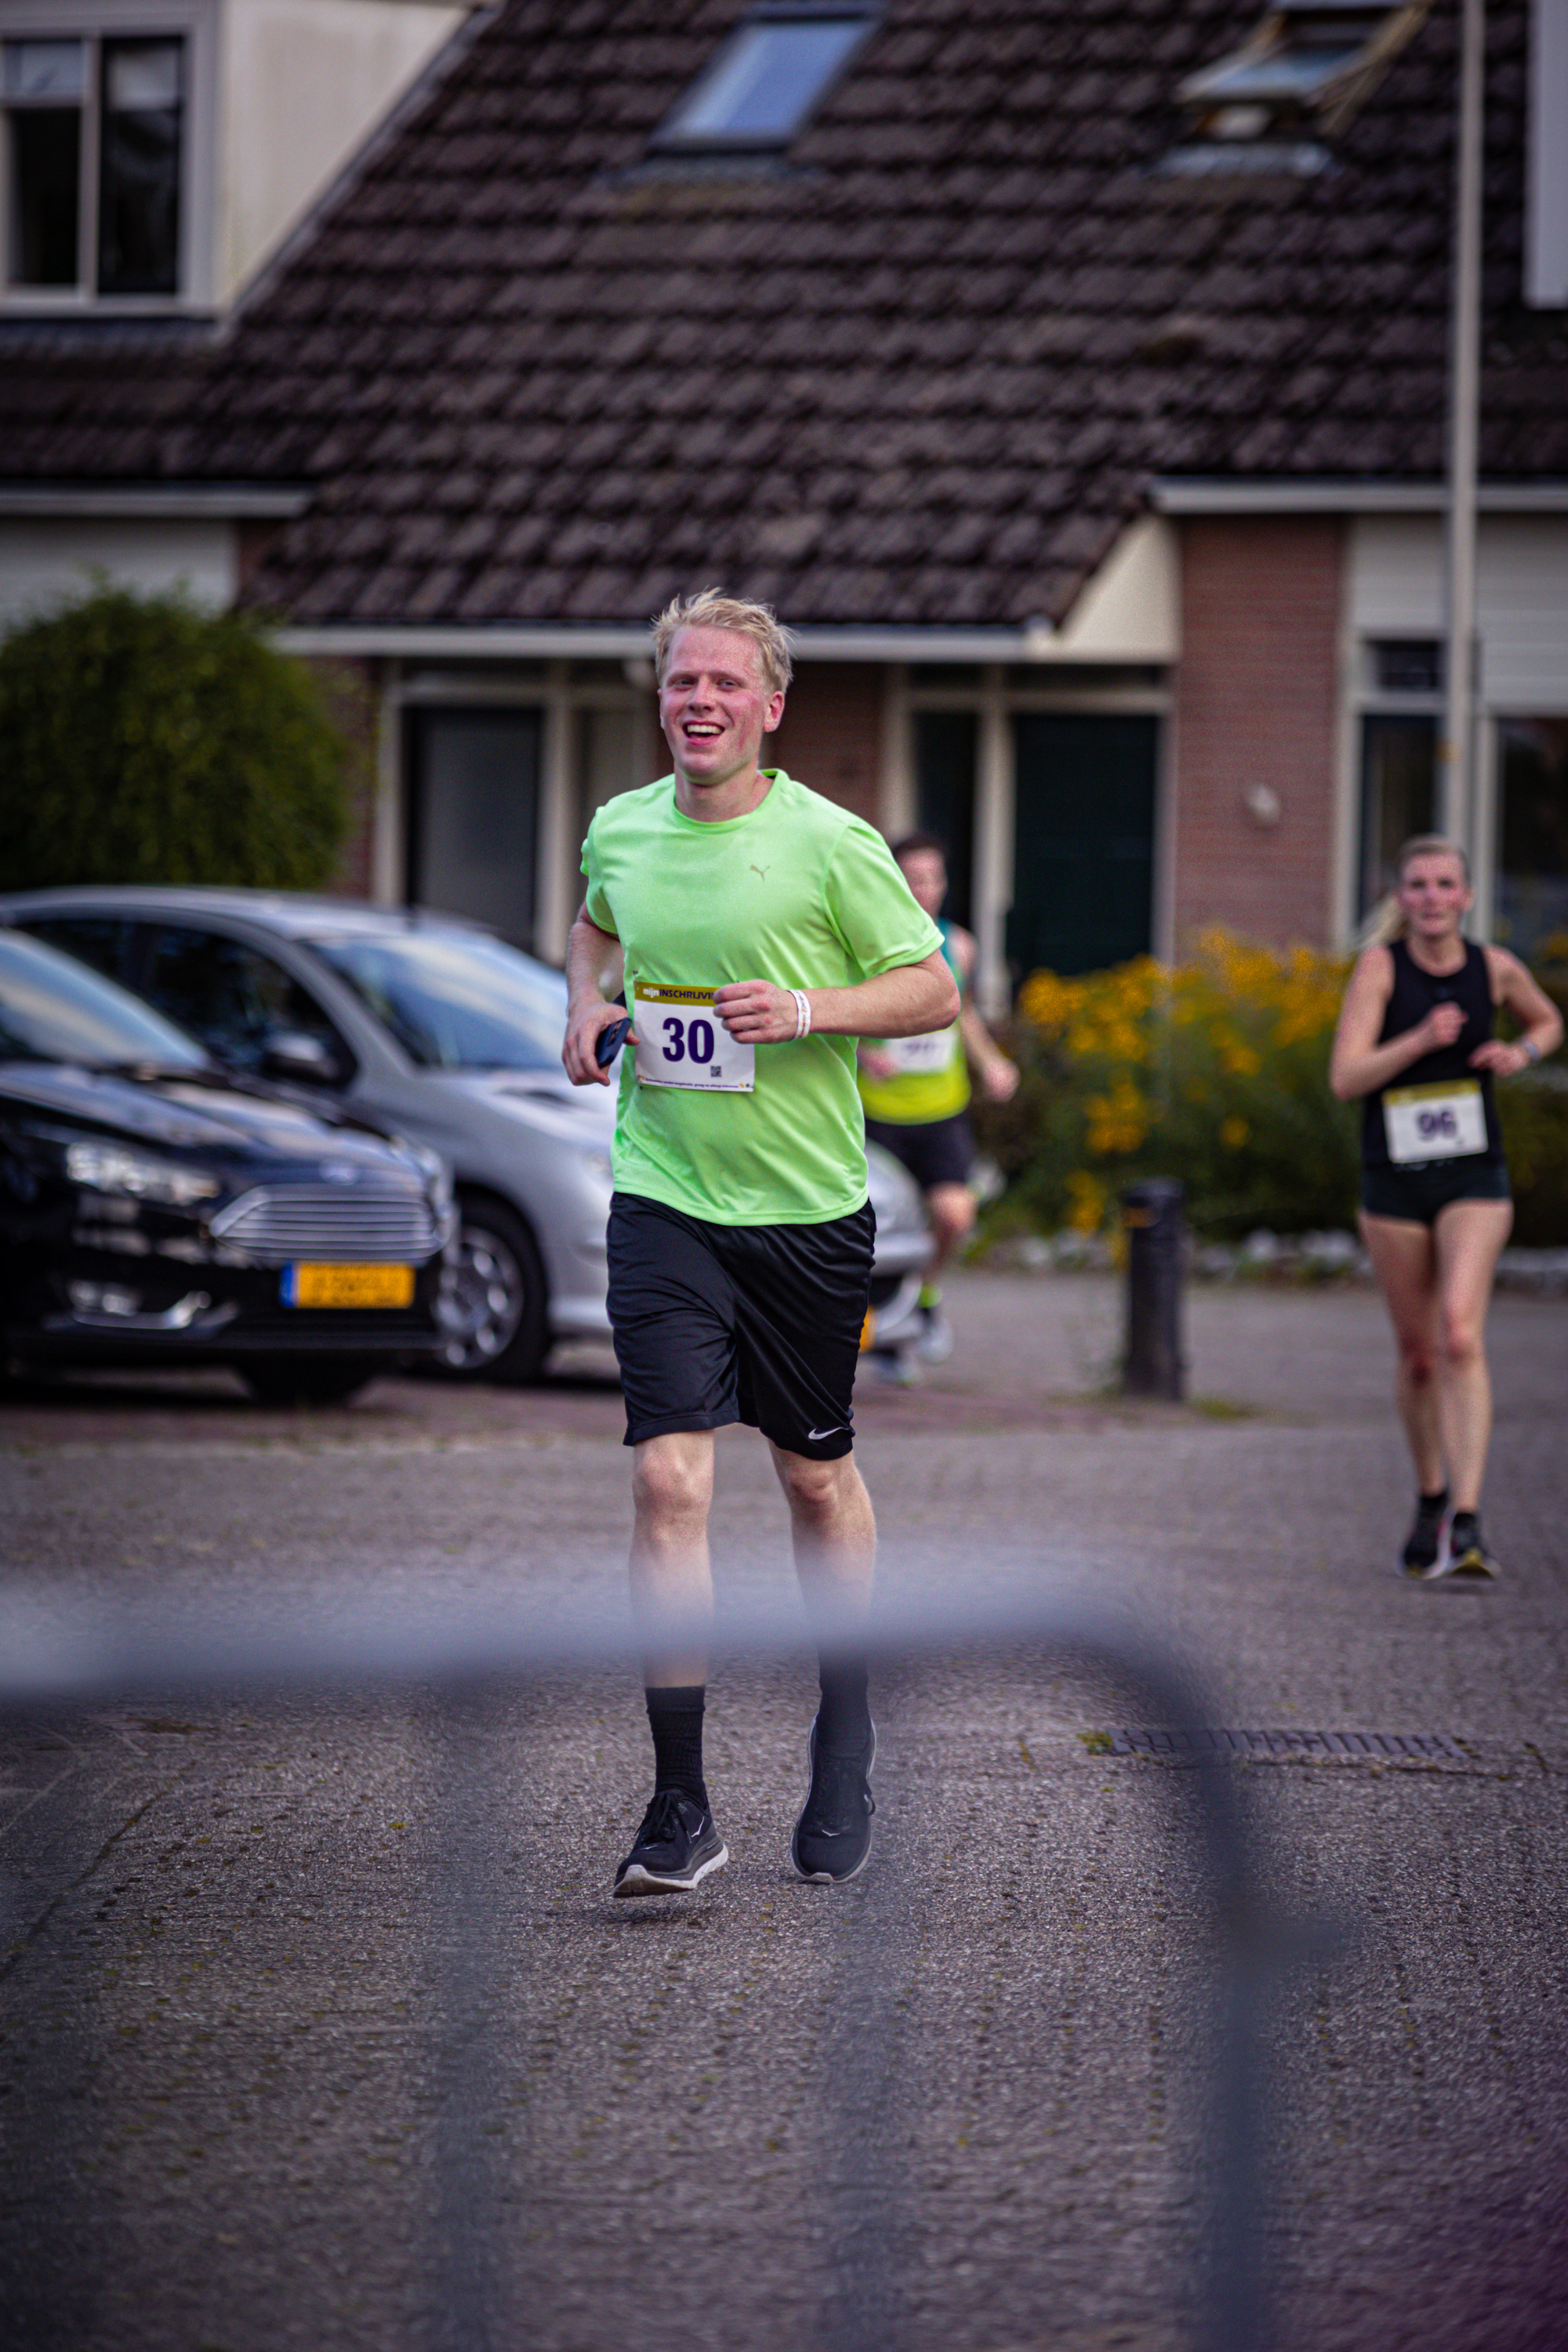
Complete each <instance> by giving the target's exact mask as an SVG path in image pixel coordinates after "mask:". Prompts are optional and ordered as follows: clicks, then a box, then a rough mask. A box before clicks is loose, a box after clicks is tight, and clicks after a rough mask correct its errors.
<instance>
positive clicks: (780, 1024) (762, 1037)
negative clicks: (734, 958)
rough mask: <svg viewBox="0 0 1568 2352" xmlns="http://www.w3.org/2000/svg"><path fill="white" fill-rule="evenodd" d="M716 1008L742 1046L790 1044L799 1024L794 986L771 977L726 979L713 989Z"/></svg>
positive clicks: (722, 1020)
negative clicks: (776, 983)
mask: <svg viewBox="0 0 1568 2352" xmlns="http://www.w3.org/2000/svg"><path fill="white" fill-rule="evenodd" d="M713 1010H714V1012H715V1013H717V1014H718V1015H719V1018H720V1020H721V1022H722V1023H723V1024H724V1026H725V1028H726V1029H727V1030H728V1031H729V1033H730V1034H731V1037H733V1038H734V1039H736V1041H737V1042H738V1043H739V1044H741V1045H787V1044H789V1043H790V1042H791V1041H792V1040H793V1038H794V1036H795V1032H796V1030H797V1029H798V1027H799V1025H800V1007H799V1005H798V1004H796V1003H795V991H794V989H793V988H775V987H774V986H773V982H772V981H771V980H731V981H726V982H725V983H724V985H723V987H722V988H718V989H715V990H714V992H713Z"/></svg>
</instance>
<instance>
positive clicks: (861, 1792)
mask: <svg viewBox="0 0 1568 2352" xmlns="http://www.w3.org/2000/svg"><path fill="white" fill-rule="evenodd" d="M805 1753H806V1759H807V1761H808V1762H809V1764H810V1766H811V1789H810V1792H809V1793H808V1795H807V1797H806V1801H805V1810H804V1811H803V1812H802V1814H801V1817H800V1819H799V1821H798V1822H796V1823H795V1834H794V1836H793V1837H792V1838H791V1839H790V1842H789V1851H790V1859H791V1861H792V1862H793V1863H794V1864H795V1868H796V1869H797V1870H798V1871H799V1873H800V1874H801V1876H802V1877H803V1878H808V1879H810V1880H812V1881H813V1882H814V1883H815V1884H816V1885H832V1886H842V1885H843V1884H844V1882H845V1880H846V1879H847V1878H853V1877H854V1875H855V1874H856V1872H857V1871H858V1870H864V1869H865V1867H866V1864H868V1862H869V1861H870V1859H871V1816H872V1814H873V1813H874V1812H875V1811H876V1810H877V1806H876V1801H875V1799H874V1798H873V1797H872V1794H871V1767H872V1765H873V1764H874V1763H875V1762H876V1760H877V1733H876V1727H875V1726H873V1727H872V1731H871V1737H870V1738H869V1739H868V1741H867V1743H866V1745H865V1747H864V1748H862V1749H861V1750H860V1753H859V1754H858V1756H830V1755H829V1754H828V1753H827V1751H826V1748H818V1747H817V1744H816V1723H815V1721H814V1722H813V1724H812V1727H811V1736H810V1738H808V1739H807V1741H806V1744H805Z"/></svg>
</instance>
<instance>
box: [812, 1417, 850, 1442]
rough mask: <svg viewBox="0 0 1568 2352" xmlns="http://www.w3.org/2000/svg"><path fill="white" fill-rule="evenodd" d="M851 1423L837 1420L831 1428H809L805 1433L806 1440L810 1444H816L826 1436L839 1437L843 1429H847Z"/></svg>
mask: <svg viewBox="0 0 1568 2352" xmlns="http://www.w3.org/2000/svg"><path fill="white" fill-rule="evenodd" d="M848 1426H849V1423H847V1421H836V1422H835V1423H834V1424H833V1426H832V1428H831V1429H808V1430H807V1431H806V1433H805V1442H806V1444H808V1445H816V1444H819V1443H820V1441H821V1440H822V1439H823V1438H825V1437H837V1434H838V1433H839V1431H840V1430H841V1429H847V1428H848Z"/></svg>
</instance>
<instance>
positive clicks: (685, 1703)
mask: <svg viewBox="0 0 1568 2352" xmlns="http://www.w3.org/2000/svg"><path fill="white" fill-rule="evenodd" d="M704 1696H705V1692H704V1689H703V1685H701V1684H700V1683H666V1684H665V1685H663V1686H662V1687H661V1688H659V1689H658V1690H650V1691H649V1692H648V1693H647V1720H648V1728H649V1730H650V1731H651V1732H652V1733H653V1784H654V1787H655V1788H656V1789H683V1790H685V1791H686V1794H687V1795H688V1796H689V1797H694V1798H695V1799H696V1801H697V1802H698V1803H699V1804H700V1805H706V1804H707V1802H708V1787H707V1783H706V1782H705V1781H704V1780H703V1778H702V1706H703V1699H704Z"/></svg>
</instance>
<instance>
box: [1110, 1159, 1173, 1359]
mask: <svg viewBox="0 0 1568 2352" xmlns="http://www.w3.org/2000/svg"><path fill="white" fill-rule="evenodd" d="M1121 1222H1122V1224H1123V1225H1124V1227H1125V1228H1126V1233H1127V1348H1126V1352H1125V1354H1124V1355H1123V1357H1122V1360H1121V1388H1122V1392H1123V1394H1124V1395H1126V1396H1147V1397H1168V1398H1170V1399H1171V1400H1172V1401H1173V1402H1180V1400H1181V1397H1182V1394H1183V1390H1184V1379H1185V1373H1186V1364H1185V1362H1184V1360H1183V1356H1182V1328H1181V1327H1182V1188H1181V1186H1180V1184H1178V1183H1177V1182H1176V1181H1174V1179H1173V1178H1172V1177H1169V1176H1151V1177H1148V1178H1147V1179H1146V1180H1145V1181H1143V1182H1142V1184H1129V1186H1128V1187H1127V1190H1126V1191H1125V1192H1123V1193H1122V1195H1121Z"/></svg>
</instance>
